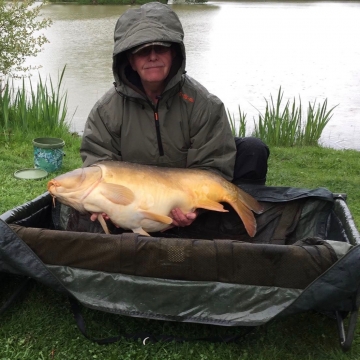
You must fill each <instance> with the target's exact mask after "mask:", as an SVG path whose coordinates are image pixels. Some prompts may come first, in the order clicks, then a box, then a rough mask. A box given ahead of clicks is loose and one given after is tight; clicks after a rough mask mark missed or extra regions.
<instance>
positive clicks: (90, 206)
mask: <svg viewBox="0 0 360 360" xmlns="http://www.w3.org/2000/svg"><path fill="white" fill-rule="evenodd" d="M47 189H48V191H49V193H50V194H51V195H52V197H53V198H54V199H55V198H57V199H58V200H59V201H60V202H61V203H63V204H65V205H68V206H71V207H72V208H74V209H76V210H78V211H79V212H81V213H87V212H89V213H95V214H97V215H98V220H99V221H100V223H101V225H102V227H103V229H104V231H105V233H107V234H108V233H109V231H108V228H107V225H106V222H105V220H104V218H103V216H102V214H103V213H105V214H107V216H108V217H109V219H110V220H111V221H112V222H113V223H114V224H115V225H117V226H119V227H121V228H123V229H127V230H132V231H133V232H134V233H139V234H142V235H146V236H150V235H149V233H151V232H157V231H162V230H165V229H166V228H168V227H169V225H170V224H171V223H172V218H171V217H170V216H169V214H170V212H171V210H172V209H174V208H180V209H181V210H182V212H183V213H185V214H186V213H188V212H191V211H195V209H198V208H201V209H207V210H212V211H219V212H227V210H226V209H224V207H223V205H222V204H221V203H222V202H223V203H228V204H230V205H231V206H232V207H233V208H234V210H235V211H236V212H237V214H238V215H239V217H240V218H241V220H242V222H243V223H244V226H245V229H246V231H247V233H248V234H249V236H251V237H253V236H254V235H255V233H256V219H255V217H254V214H253V212H255V213H261V212H262V211H263V209H262V206H261V205H260V204H259V203H258V202H257V201H256V200H255V199H254V198H253V197H252V196H250V195H249V194H247V193H246V192H244V191H243V190H241V189H240V188H239V187H237V186H236V185H234V184H232V183H230V182H229V181H227V180H225V179H224V178H223V177H221V176H220V175H217V174H215V173H213V172H211V171H207V170H199V169H179V168H165V167H158V166H149V165H140V164H135V163H127V162H123V161H102V162H99V163H96V164H94V165H92V166H89V167H86V168H79V169H75V170H73V171H70V172H67V173H65V174H62V175H59V176H57V177H55V178H54V179H52V180H50V181H49V182H48V185H47Z"/></svg>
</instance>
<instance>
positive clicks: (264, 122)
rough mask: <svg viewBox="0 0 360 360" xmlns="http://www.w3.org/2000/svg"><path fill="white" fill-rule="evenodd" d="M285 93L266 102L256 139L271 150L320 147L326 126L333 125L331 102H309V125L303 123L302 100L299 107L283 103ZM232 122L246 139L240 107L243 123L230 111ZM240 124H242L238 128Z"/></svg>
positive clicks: (243, 117) (236, 133) (256, 125)
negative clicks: (269, 146)
mask: <svg viewBox="0 0 360 360" xmlns="http://www.w3.org/2000/svg"><path fill="white" fill-rule="evenodd" d="M283 95H284V93H283V91H282V90H281V87H280V88H279V91H278V94H277V98H276V100H274V98H273V96H272V95H270V100H267V99H265V102H266V107H265V113H264V114H262V113H261V112H260V111H259V115H258V120H257V122H256V121H255V119H254V130H253V132H252V134H251V135H252V136H255V137H258V138H260V139H261V140H263V141H264V142H265V143H266V144H267V145H271V146H317V145H319V140H320V137H321V134H322V132H323V130H324V128H325V126H326V125H327V124H328V122H329V121H330V119H331V117H332V115H333V110H334V109H335V107H336V106H337V105H336V106H334V107H332V108H331V109H330V110H328V109H327V106H328V103H327V99H325V101H324V102H323V103H322V104H317V103H316V100H315V101H314V103H313V104H311V103H310V102H309V105H308V109H307V117H306V121H304V120H303V115H302V114H303V110H302V104H301V99H300V97H299V102H298V103H297V102H296V100H295V98H294V99H293V101H292V102H290V100H287V102H286V103H285V105H283V104H284V102H283ZM228 115H229V122H230V127H231V130H232V132H233V134H234V136H241V137H243V136H246V114H244V113H243V112H241V109H240V106H239V120H237V119H236V118H235V116H234V115H231V114H230V112H229V111H228ZM237 124H239V125H238V126H237Z"/></svg>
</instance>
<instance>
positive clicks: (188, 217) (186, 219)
mask: <svg viewBox="0 0 360 360" xmlns="http://www.w3.org/2000/svg"><path fill="white" fill-rule="evenodd" d="M197 215H198V213H197V210H195V211H194V212H190V213H187V214H184V213H183V212H182V211H181V210H180V209H179V208H175V209H173V210H171V212H170V216H171V217H172V218H173V222H172V225H173V226H180V227H184V226H189V225H190V224H192V223H193V221H194V220H195V219H196V217H197Z"/></svg>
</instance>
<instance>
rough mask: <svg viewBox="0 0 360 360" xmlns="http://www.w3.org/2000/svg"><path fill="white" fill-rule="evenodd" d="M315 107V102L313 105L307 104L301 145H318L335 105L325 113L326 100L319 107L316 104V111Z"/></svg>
mask: <svg viewBox="0 0 360 360" xmlns="http://www.w3.org/2000/svg"><path fill="white" fill-rule="evenodd" d="M315 106H316V101H314V104H313V105H311V103H309V107H308V112H307V122H306V125H305V126H304V131H303V134H302V136H303V139H302V145H310V146H312V145H317V144H318V142H319V139H320V137H321V134H322V132H323V130H324V128H325V126H326V125H327V124H328V122H329V121H330V119H331V118H332V115H333V114H332V111H333V110H334V109H335V108H336V106H337V105H336V106H333V107H332V108H331V109H330V110H328V111H327V99H325V101H324V102H323V104H322V105H321V106H320V104H318V106H317V109H316V110H315Z"/></svg>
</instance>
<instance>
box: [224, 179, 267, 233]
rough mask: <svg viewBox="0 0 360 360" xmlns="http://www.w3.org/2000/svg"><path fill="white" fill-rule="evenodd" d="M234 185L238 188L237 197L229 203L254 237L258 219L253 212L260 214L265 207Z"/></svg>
mask: <svg viewBox="0 0 360 360" xmlns="http://www.w3.org/2000/svg"><path fill="white" fill-rule="evenodd" d="M234 187H235V188H236V198H235V199H233V200H232V201H230V202H229V203H230V205H231V206H232V207H233V208H234V210H235V211H236V212H237V214H238V215H239V216H240V218H241V220H242V222H243V223H244V226H245V229H246V231H247V233H248V234H249V236H250V237H254V236H255V234H256V219H255V216H254V214H253V212H255V213H257V214H260V213H262V212H263V210H264V209H263V207H262V206H261V205H260V204H259V202H258V201H257V200H256V199H254V198H253V197H252V196H251V195H249V194H247V193H246V192H244V191H243V190H241V189H240V188H238V187H237V186H235V185H234Z"/></svg>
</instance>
